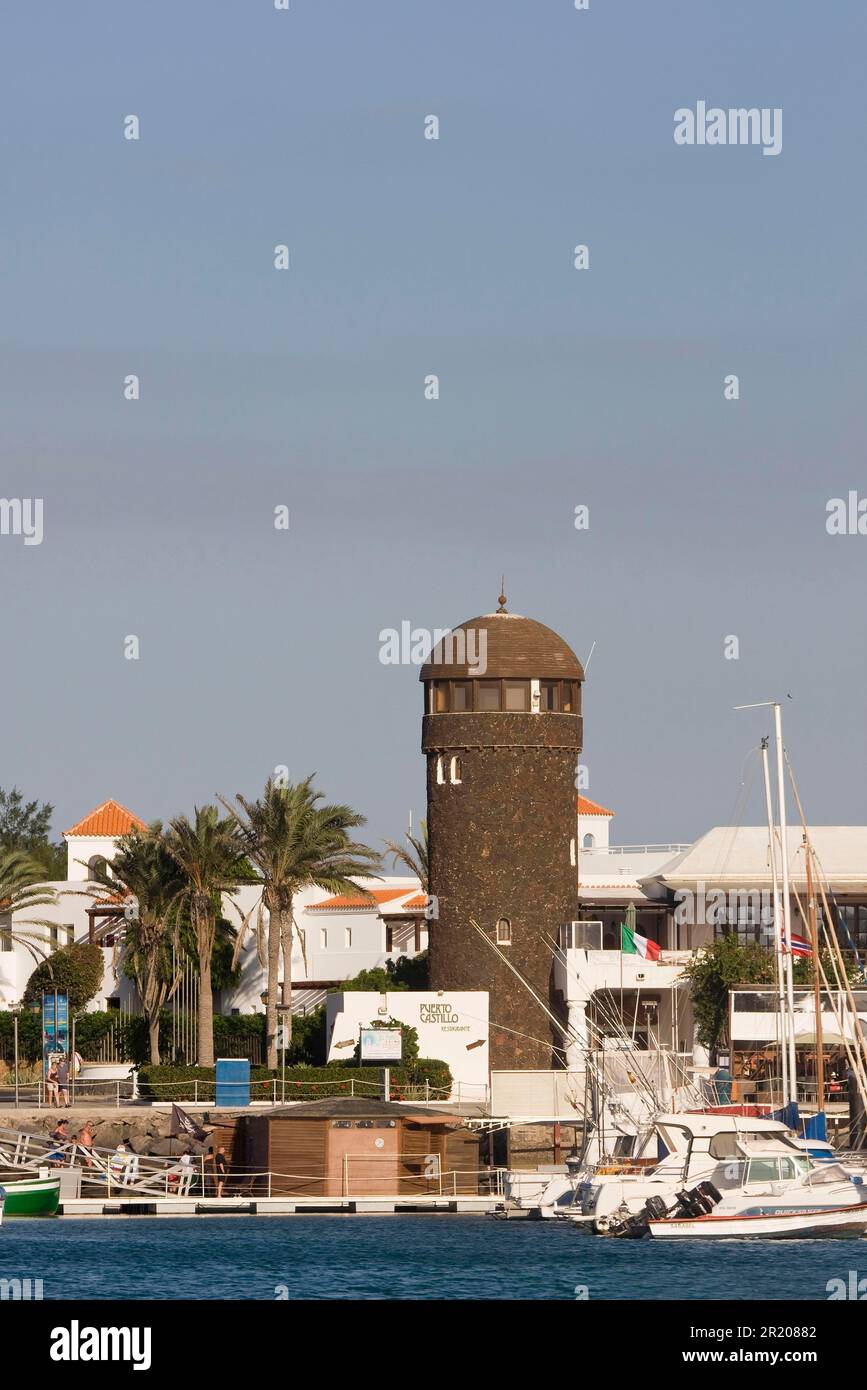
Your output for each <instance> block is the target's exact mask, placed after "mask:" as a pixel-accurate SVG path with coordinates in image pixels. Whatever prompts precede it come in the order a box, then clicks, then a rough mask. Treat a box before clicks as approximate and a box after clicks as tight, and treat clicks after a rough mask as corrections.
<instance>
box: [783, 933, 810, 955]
mask: <svg viewBox="0 0 867 1390" xmlns="http://www.w3.org/2000/svg"><path fill="white" fill-rule="evenodd" d="M785 945H786V937H785V933H784V934H783V947H784V948H785ZM812 954H813V947H812V944H811V942H809V941H808V940H807V938H806V937H805V936H796V935H795V933H794V932H792V955H793V956H811V955H812Z"/></svg>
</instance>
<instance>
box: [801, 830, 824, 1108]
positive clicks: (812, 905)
mask: <svg viewBox="0 0 867 1390" xmlns="http://www.w3.org/2000/svg"><path fill="white" fill-rule="evenodd" d="M804 849H805V851H806V855H807V909H808V912H809V915H810V941H811V944H812V947H813V1000H814V1005H813V1007H814V1008H815V1011H816V1026H815V1028H814V1030H813V1031H814V1033H815V1035H816V1113H817V1114H818V1115H822V1114H824V1111H825V1043H824V1038H823V1036H822V987H821V985H820V983H819V929H818V926H817V923H816V893H815V890H814V888H813V866H812V862H811V861H812V858H813V849H812V846H811V845H810V842H809V840H808V839H807V836H806V834H805V835H804Z"/></svg>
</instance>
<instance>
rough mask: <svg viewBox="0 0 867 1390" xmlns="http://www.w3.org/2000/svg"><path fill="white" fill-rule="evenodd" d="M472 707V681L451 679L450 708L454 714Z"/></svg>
mask: <svg viewBox="0 0 867 1390" xmlns="http://www.w3.org/2000/svg"><path fill="white" fill-rule="evenodd" d="M472 707H473V684H472V681H452V709H453V710H454V711H455V713H456V714H461V713H463V712H464V711H465V710H471V709H472Z"/></svg>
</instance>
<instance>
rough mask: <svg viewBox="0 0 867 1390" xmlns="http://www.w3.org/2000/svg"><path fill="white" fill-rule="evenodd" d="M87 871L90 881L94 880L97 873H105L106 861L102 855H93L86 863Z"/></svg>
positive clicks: (106, 868)
mask: <svg viewBox="0 0 867 1390" xmlns="http://www.w3.org/2000/svg"><path fill="white" fill-rule="evenodd" d="M87 871H88V873H89V874H90V877H91V878H92V879H95V878H96V876H97V874H99V873H102V874H105V873H107V872H108V860H107V859H106V858H105V856H104V855H102V854H95V855H94V856H93V858H92V859H88V861H87Z"/></svg>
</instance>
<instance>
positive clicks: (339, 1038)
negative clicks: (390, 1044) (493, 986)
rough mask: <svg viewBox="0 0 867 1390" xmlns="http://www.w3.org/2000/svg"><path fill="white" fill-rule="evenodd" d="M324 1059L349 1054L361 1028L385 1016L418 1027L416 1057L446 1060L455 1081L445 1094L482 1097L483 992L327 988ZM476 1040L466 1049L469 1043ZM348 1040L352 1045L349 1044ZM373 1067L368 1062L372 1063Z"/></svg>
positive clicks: (485, 1062)
mask: <svg viewBox="0 0 867 1390" xmlns="http://www.w3.org/2000/svg"><path fill="white" fill-rule="evenodd" d="M325 1016H326V1023H327V1030H328V1031H327V1037H328V1052H327V1060H328V1061H329V1062H340V1061H343V1062H346V1061H349V1060H350V1059H351V1058H352V1054H353V1047H354V1045H355V1043H356V1042H357V1041H358V1033H359V1029H360V1028H364V1027H367V1026H368V1025H369V1024H371V1023H376V1022H381V1021H382V1020H383V1019H386V1018H395V1019H397V1021H398V1022H399V1023H406V1024H409V1026H410V1027H412V1028H415V1029H416V1031H417V1032H418V1042H419V1048H418V1051H419V1057H429V1058H432V1059H436V1060H437V1061H441V1062H447V1063H448V1065H449V1069H450V1071H451V1074H452V1080H453V1082H454V1087H453V1090H452V1095H451V1097H450V1099H452V1100H458V1099H460V1100H465V1101H471V1100H478V1101H483V1100H485V1099H486V1096H487V1087H488V994H487V991H486V990H479V991H472V992H460V993H450V992H449V991H440V992H439V993H436V992H434V991H433V990H425V991H415V990H392V991H390V992H389V993H388V994H368V993H355V992H353V991H349V992H344V993H340V994H330V995H329V996H328V999H327V1001H326V1014H325ZM478 1042H481V1046H479V1047H472V1048H470V1049H469V1050H468V1046H467V1045H468V1044H472V1043H478ZM350 1043H352V1047H350V1046H349V1044H350ZM371 1071H372V1073H373V1068H371Z"/></svg>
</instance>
